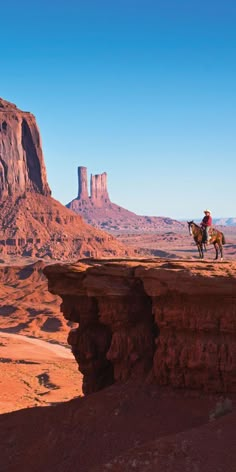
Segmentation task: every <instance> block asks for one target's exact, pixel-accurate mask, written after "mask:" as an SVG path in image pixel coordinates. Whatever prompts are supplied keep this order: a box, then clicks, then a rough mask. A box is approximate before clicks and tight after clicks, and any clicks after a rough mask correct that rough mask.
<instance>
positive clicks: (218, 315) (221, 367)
mask: <svg viewBox="0 0 236 472" xmlns="http://www.w3.org/2000/svg"><path fill="white" fill-rule="evenodd" d="M235 269H236V264H235V263H225V264H222V265H214V264H207V263H206V264H204V263H201V262H200V263H197V262H175V263H170V262H167V261H161V260H160V261H156V260H149V261H144V260H140V261H137V260H136V261H135V260H134V261H130V262H127V261H120V262H114V261H110V262H109V261H96V260H95V261H92V260H91V261H88V260H87V261H82V262H81V263H78V264H75V265H73V266H70V265H62V264H56V265H53V266H52V265H51V266H49V267H47V268H46V269H45V274H46V276H47V278H48V280H49V290H50V291H51V292H52V293H55V294H57V295H60V297H61V298H62V300H63V302H62V305H61V310H62V311H63V313H64V316H65V318H66V319H67V320H69V321H73V322H77V323H79V328H77V329H74V330H72V331H71V333H70V335H69V339H68V342H69V344H71V346H72V351H73V353H74V356H75V358H76V360H77V362H78V364H79V368H80V370H81V372H82V373H83V374H84V392H85V393H90V392H93V391H96V390H99V389H101V388H102V387H105V386H107V385H109V384H111V383H113V382H119V381H126V380H128V379H129V378H138V379H139V380H140V379H143V380H149V381H153V382H156V383H158V384H161V385H169V384H170V385H173V386H175V387H187V388H196V389H202V390H207V391H215V392H236V308H235V307H236V305H235V299H236V276H235Z"/></svg>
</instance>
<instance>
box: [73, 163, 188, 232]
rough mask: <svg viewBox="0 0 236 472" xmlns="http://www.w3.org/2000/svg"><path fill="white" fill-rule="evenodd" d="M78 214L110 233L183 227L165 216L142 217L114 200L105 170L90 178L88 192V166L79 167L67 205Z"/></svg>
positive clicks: (181, 228) (154, 230) (180, 228)
mask: <svg viewBox="0 0 236 472" xmlns="http://www.w3.org/2000/svg"><path fill="white" fill-rule="evenodd" d="M66 206H67V208H70V209H71V210H73V211H74V212H75V213H77V214H79V215H81V216H82V217H83V218H84V219H85V221H87V223H89V224H91V225H93V226H95V227H97V228H100V229H105V230H106V231H109V232H111V233H116V232H117V231H118V232H119V231H124V232H126V233H127V232H129V231H132V232H137V231H139V232H140V231H147V232H156V231H163V230H164V231H165V230H168V231H169V230H170V229H172V230H173V229H177V230H183V226H184V225H183V223H181V222H179V221H176V220H173V219H171V218H168V217H157V216H152V217H150V216H141V215H137V214H136V213H134V212H132V211H129V210H127V209H126V208H123V207H121V206H120V205H117V204H116V203H113V202H112V201H111V200H110V197H109V193H108V189H107V173H106V172H103V173H102V174H96V175H92V174H91V177H90V195H89V192H88V179H87V167H84V166H80V167H78V196H77V197H76V198H74V199H73V200H72V201H71V202H69V203H68V204H67V205H66Z"/></svg>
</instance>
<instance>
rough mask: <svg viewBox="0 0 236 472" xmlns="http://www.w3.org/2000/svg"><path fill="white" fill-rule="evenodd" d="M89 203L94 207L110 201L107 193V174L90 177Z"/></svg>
mask: <svg viewBox="0 0 236 472" xmlns="http://www.w3.org/2000/svg"><path fill="white" fill-rule="evenodd" d="M90 192H91V201H92V202H93V203H94V204H95V205H98V206H99V205H101V204H102V203H107V202H109V201H110V198H109V195H108V191H107V173H106V172H103V173H102V174H97V175H91V181H90Z"/></svg>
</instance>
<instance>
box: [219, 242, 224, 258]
mask: <svg viewBox="0 0 236 472" xmlns="http://www.w3.org/2000/svg"><path fill="white" fill-rule="evenodd" d="M219 248H220V260H221V261H223V258H224V251H223V246H222V244H219Z"/></svg>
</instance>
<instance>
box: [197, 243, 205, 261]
mask: <svg viewBox="0 0 236 472" xmlns="http://www.w3.org/2000/svg"><path fill="white" fill-rule="evenodd" d="M198 250H199V256H200V259H204V253H203V247H202V243H199V245H198Z"/></svg>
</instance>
